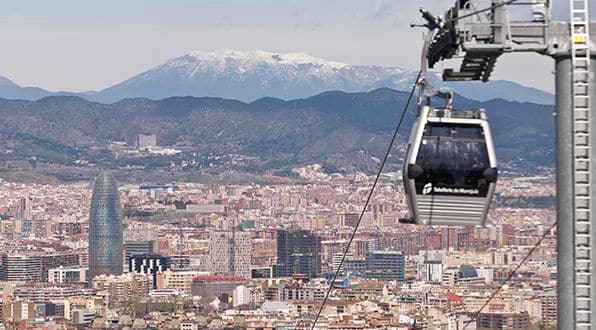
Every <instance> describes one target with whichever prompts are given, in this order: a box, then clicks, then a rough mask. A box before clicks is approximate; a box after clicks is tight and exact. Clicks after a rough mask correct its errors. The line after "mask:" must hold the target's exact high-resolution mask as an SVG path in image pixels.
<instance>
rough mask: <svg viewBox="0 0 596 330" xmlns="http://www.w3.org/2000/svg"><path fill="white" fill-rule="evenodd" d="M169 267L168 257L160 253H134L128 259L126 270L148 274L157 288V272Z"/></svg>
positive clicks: (154, 287)
mask: <svg viewBox="0 0 596 330" xmlns="http://www.w3.org/2000/svg"><path fill="white" fill-rule="evenodd" d="M168 269H170V258H169V257H163V256H160V255H135V256H132V257H131V258H130V259H129V261H128V272H129V273H137V274H145V275H149V276H150V277H151V279H152V283H153V286H152V288H153V289H157V273H159V272H163V271H166V270H168Z"/></svg>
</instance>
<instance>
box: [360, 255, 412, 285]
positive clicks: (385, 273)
mask: <svg viewBox="0 0 596 330" xmlns="http://www.w3.org/2000/svg"><path fill="white" fill-rule="evenodd" d="M366 277H367V278H376V279H379V280H386V281H395V280H397V281H404V279H405V257H404V253H403V252H401V251H389V250H378V251H372V252H369V253H368V254H367V255H366Z"/></svg>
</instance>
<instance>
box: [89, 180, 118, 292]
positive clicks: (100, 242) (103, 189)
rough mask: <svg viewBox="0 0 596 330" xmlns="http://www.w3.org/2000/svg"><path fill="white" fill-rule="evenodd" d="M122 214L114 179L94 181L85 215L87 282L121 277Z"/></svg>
mask: <svg viewBox="0 0 596 330" xmlns="http://www.w3.org/2000/svg"><path fill="white" fill-rule="evenodd" d="M122 231H123V229H122V211H121V209H120V195H119V194H118V185H117V184H116V180H115V179H114V177H113V176H112V175H111V174H110V173H107V172H103V173H101V174H100V175H99V176H98V177H97V179H96V180H95V186H94V187H93V195H92V197H91V209H90V214H89V272H88V276H89V280H90V281H91V280H92V279H93V277H95V276H96V275H100V274H113V275H120V274H122Z"/></svg>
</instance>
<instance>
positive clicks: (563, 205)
mask: <svg viewBox="0 0 596 330" xmlns="http://www.w3.org/2000/svg"><path fill="white" fill-rule="evenodd" d="M555 68H556V71H555V72H556V139H555V140H556V150H557V154H556V158H557V159H556V162H557V219H558V223H557V237H559V240H558V242H557V296H558V299H557V304H558V306H557V307H558V320H557V326H558V328H559V329H573V328H574V327H575V326H574V325H575V270H574V264H575V262H574V261H575V258H574V246H575V245H574V244H575V243H574V241H575V240H574V239H573V238H574V236H575V235H574V223H573V221H574V216H573V214H574V206H573V156H572V155H573V149H572V142H573V122H572V118H573V117H572V100H571V87H572V85H571V58H570V57H564V58H556V59H555ZM563 237H566V238H568V239H561V238H563Z"/></svg>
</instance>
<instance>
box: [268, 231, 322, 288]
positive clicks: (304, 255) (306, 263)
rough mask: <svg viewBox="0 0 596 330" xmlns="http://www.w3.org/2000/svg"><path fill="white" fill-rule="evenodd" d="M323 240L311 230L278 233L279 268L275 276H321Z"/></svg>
mask: <svg viewBox="0 0 596 330" xmlns="http://www.w3.org/2000/svg"><path fill="white" fill-rule="evenodd" d="M320 254H321V238H320V237H319V236H317V235H316V234H315V233H313V232H312V231H309V230H278V231H277V266H276V274H275V276H278V277H283V276H290V275H292V274H304V275H306V276H307V277H311V278H312V277H319V276H320V274H321V255H320Z"/></svg>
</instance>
